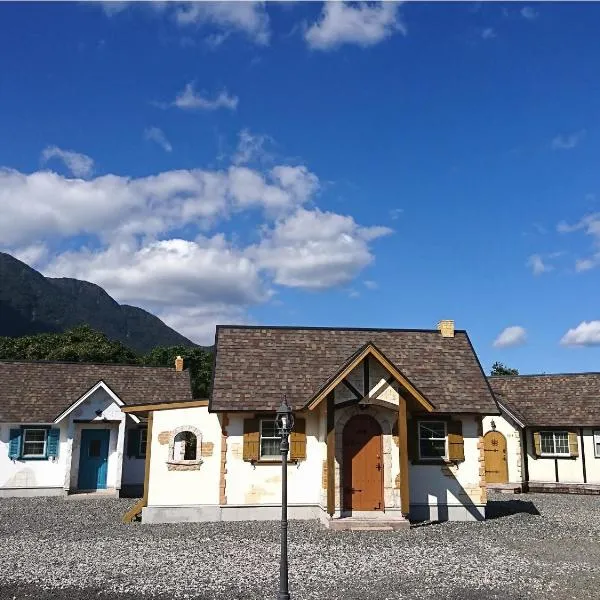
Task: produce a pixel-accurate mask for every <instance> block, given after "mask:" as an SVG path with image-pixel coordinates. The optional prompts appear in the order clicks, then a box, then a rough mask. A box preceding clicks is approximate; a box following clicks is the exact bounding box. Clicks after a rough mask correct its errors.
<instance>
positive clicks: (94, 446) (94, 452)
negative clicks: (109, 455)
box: [88, 440, 102, 458]
mask: <svg viewBox="0 0 600 600" xmlns="http://www.w3.org/2000/svg"><path fill="white" fill-rule="evenodd" d="M101 448H102V440H90V445H89V446H88V456H89V458H99V457H100V449H101Z"/></svg>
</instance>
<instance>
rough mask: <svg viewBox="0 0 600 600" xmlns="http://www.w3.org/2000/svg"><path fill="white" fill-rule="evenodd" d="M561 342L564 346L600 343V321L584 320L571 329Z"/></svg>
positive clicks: (595, 344)
mask: <svg viewBox="0 0 600 600" xmlns="http://www.w3.org/2000/svg"><path fill="white" fill-rule="evenodd" d="M560 343H561V344H562V345H563V346H598V345H600V321H582V322H581V323H579V325H577V327H575V328H572V329H569V331H567V333H565V335H563V337H562V339H561V340H560Z"/></svg>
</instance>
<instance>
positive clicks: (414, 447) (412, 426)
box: [396, 419, 419, 462]
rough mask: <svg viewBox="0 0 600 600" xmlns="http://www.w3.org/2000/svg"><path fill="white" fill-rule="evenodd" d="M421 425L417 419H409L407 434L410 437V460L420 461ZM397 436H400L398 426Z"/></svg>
mask: <svg viewBox="0 0 600 600" xmlns="http://www.w3.org/2000/svg"><path fill="white" fill-rule="evenodd" d="M418 428H419V423H418V421H417V420H416V419H407V421H406V433H407V435H408V440H406V441H407V450H408V460H410V461H413V462H414V461H416V460H419V429H418ZM396 435H398V426H396Z"/></svg>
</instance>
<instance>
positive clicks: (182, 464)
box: [167, 459, 202, 471]
mask: <svg viewBox="0 0 600 600" xmlns="http://www.w3.org/2000/svg"><path fill="white" fill-rule="evenodd" d="M201 464H202V459H198V460H168V461H167V469H168V470H169V471H199V470H200V465H201Z"/></svg>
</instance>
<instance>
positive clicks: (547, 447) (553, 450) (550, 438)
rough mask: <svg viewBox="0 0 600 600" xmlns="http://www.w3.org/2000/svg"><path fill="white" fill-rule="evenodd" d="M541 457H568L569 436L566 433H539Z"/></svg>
mask: <svg viewBox="0 0 600 600" xmlns="http://www.w3.org/2000/svg"><path fill="white" fill-rule="evenodd" d="M540 446H541V455H542V456H544V455H548V454H551V455H564V456H569V454H570V452H569V434H568V432H566V431H540Z"/></svg>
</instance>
